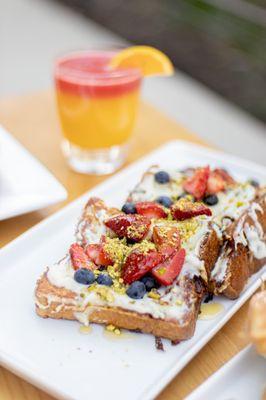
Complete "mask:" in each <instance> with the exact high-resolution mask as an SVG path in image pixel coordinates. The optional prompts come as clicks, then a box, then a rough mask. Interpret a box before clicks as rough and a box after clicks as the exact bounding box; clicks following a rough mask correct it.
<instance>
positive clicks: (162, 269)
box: [156, 267, 166, 275]
mask: <svg viewBox="0 0 266 400" xmlns="http://www.w3.org/2000/svg"><path fill="white" fill-rule="evenodd" d="M156 272H158V274H159V275H163V274H165V272H166V268H165V267H161V268H158V269H157V270H156Z"/></svg>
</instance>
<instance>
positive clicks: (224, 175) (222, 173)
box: [213, 168, 235, 185]
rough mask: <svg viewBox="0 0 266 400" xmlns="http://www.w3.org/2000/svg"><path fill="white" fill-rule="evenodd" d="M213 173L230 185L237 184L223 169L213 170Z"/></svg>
mask: <svg viewBox="0 0 266 400" xmlns="http://www.w3.org/2000/svg"><path fill="white" fill-rule="evenodd" d="M213 172H214V173H215V174H216V175H220V176H221V178H223V180H224V181H225V182H226V183H227V184H228V185H233V184H234V183H235V180H234V178H232V176H231V175H229V174H228V172H227V171H226V170H225V169H223V168H216V169H214V170H213Z"/></svg>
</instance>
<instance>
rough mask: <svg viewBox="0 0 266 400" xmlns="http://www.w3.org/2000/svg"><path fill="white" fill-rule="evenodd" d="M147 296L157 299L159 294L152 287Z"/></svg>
mask: <svg viewBox="0 0 266 400" xmlns="http://www.w3.org/2000/svg"><path fill="white" fill-rule="evenodd" d="M148 297H150V298H151V299H154V300H158V299H159V298H160V297H161V296H160V295H159V293H158V292H157V291H155V290H154V289H152V290H151V291H150V292H149V293H148Z"/></svg>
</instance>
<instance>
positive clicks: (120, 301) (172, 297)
mask: <svg viewBox="0 0 266 400" xmlns="http://www.w3.org/2000/svg"><path fill="white" fill-rule="evenodd" d="M47 277H48V279H49V281H50V283H51V284H53V285H55V286H57V287H64V288H66V289H68V290H70V291H72V292H74V293H76V295H77V296H76V298H75V300H74V304H75V305H76V307H77V311H76V317H77V318H78V320H79V321H80V322H82V323H84V322H85V321H86V322H87V320H88V318H87V317H88V316H87V313H89V310H90V307H89V308H88V306H92V307H93V306H108V307H120V308H122V309H125V310H130V311H135V312H137V313H140V314H150V315H152V316H153V317H154V318H166V319H175V320H179V321H180V322H182V319H183V318H184V316H185V315H186V313H187V311H188V309H189V308H188V307H189V306H188V305H187V304H186V303H184V301H183V298H184V297H183V296H184V292H183V288H182V287H181V286H177V285H176V284H174V285H172V286H171V287H163V288H161V290H160V294H161V299H160V303H161V302H163V301H167V303H168V304H160V303H159V302H157V301H154V299H152V298H150V297H148V295H147V294H146V295H145V296H144V298H143V299H140V300H133V299H131V298H130V297H129V296H127V295H126V294H119V293H117V292H116V291H115V290H113V289H112V288H110V287H106V286H105V287H104V290H105V291H107V298H108V300H107V299H105V298H104V297H105V296H104V297H102V296H101V295H99V294H98V292H97V290H95V291H94V290H92V291H88V286H86V285H81V284H79V283H77V282H76V281H75V280H74V270H73V268H72V266H71V263H70V260H69V259H68V258H65V259H64V260H62V261H61V262H60V263H59V264H54V265H53V266H51V267H50V268H49V270H48V272H47ZM53 300H56V299H54V298H53V296H52V297H51V296H50V297H49V301H48V304H47V306H43V305H41V307H49V304H50V303H51V301H53ZM69 304H71V305H73V299H70V300H69ZM84 313H85V314H84Z"/></svg>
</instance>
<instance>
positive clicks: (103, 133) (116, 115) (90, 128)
mask: <svg viewBox="0 0 266 400" xmlns="http://www.w3.org/2000/svg"><path fill="white" fill-rule="evenodd" d="M139 91H140V89H139V88H137V89H134V90H130V91H126V92H124V93H121V94H119V95H118V96H95V97H94V96H93V97H90V96H82V95H80V94H75V93H73V92H71V91H62V90H60V89H59V88H58V89H57V103H58V110H59V115H60V120H61V125H62V128H63V133H64V136H65V137H66V139H67V140H69V141H70V142H71V143H72V144H74V145H77V146H80V147H83V148H87V149H100V148H105V147H109V146H115V145H121V144H123V143H125V142H126V141H127V140H128V138H129V137H130V135H131V133H132V129H133V126H134V122H135V118H136V113H137V108H138V102H139Z"/></svg>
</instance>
